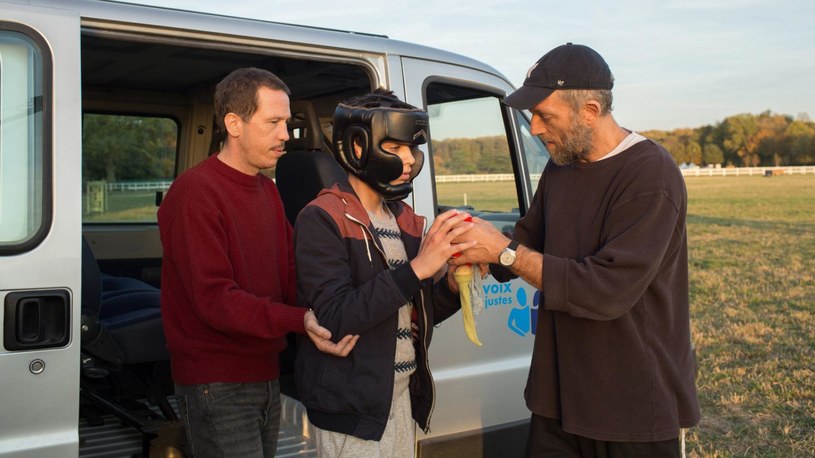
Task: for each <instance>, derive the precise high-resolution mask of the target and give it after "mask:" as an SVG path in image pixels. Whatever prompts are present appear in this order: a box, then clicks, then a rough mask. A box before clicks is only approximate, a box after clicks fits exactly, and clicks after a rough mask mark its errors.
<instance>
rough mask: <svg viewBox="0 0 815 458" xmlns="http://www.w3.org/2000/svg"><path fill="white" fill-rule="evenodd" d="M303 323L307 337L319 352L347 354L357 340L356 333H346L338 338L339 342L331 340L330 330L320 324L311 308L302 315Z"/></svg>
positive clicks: (342, 355)
mask: <svg viewBox="0 0 815 458" xmlns="http://www.w3.org/2000/svg"><path fill="white" fill-rule="evenodd" d="M303 324H304V325H305V327H306V334H308V337H309V339H311V341H312V342H314V346H315V347H317V349H318V350H320V351H321V352H323V353H328V354H329V355H334V356H341V357H345V356H348V354H349V353H351V350H353V349H354V346H355V345H356V344H357V340H359V336H358V335H351V334H348V335H347V336H345V337H343V338H342V339H340V341H339V342H337V343H334V342H332V341H331V331H329V330H328V329H326V328H324V327H322V326H320V324H319V323H318V322H317V317H316V316H314V312H312V311H311V310H309V311H308V312H306V314H305V316H304V317H303Z"/></svg>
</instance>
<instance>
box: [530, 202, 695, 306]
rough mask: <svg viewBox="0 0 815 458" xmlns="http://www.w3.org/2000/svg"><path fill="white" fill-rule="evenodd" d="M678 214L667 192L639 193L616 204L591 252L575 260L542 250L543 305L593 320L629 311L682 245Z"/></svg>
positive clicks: (674, 203)
mask: <svg viewBox="0 0 815 458" xmlns="http://www.w3.org/2000/svg"><path fill="white" fill-rule="evenodd" d="M679 215H680V209H679V207H678V206H677V203H676V202H674V200H672V199H671V197H670V196H669V195H668V194H667V192H665V191H653V192H650V193H645V194H640V195H637V196H634V197H633V198H632V199H630V200H628V201H626V202H622V203H620V204H618V205H616V206H615V207H614V208H613V209H612V211H611V214H610V216H609V218H608V219H607V221H606V224H607V228H608V229H607V231H606V234H607V237H606V239H605V242H604V243H603V245H602V246H601V247H600V248H599V249H598V251H597V252H596V253H594V254H593V255H590V256H586V257H585V258H583V259H580V260H575V259H567V258H561V257H557V256H553V255H551V254H544V260H543V265H544V269H543V294H544V298H545V300H544V307H545V308H546V309H547V310H553V311H560V312H566V313H568V314H570V315H572V316H575V317H578V318H587V319H592V320H613V319H616V318H619V317H621V316H622V315H624V314H625V313H627V312H628V311H629V310H630V309H631V308H632V307H634V305H635V304H636V303H637V301H639V300H640V298H641V297H642V295H643V294H644V292H645V290H646V288H648V285H649V284H650V283H651V281H652V280H653V279H654V277H655V276H656V274H657V271H658V269H659V267H660V265H661V264H662V262H663V260H664V259H665V258H666V255H667V254H668V253H669V252H670V251H676V250H678V249H679V247H680V239H682V238H684V237H685V234H684V233H679V231H680V229H681V228H683V227H684V226H683V225H680V224H677V223H678V218H679Z"/></svg>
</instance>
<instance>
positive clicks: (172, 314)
mask: <svg viewBox="0 0 815 458" xmlns="http://www.w3.org/2000/svg"><path fill="white" fill-rule="evenodd" d="M215 111H216V116H217V121H218V124H219V127H220V128H221V129H222V131H223V132H224V133H225V134H226V140H225V142H224V145H223V149H222V150H221V151H220V152H219V153H218V154H216V155H213V156H211V157H210V158H208V159H207V160H205V161H204V162H202V163H201V164H199V165H197V166H195V167H193V168H192V169H190V170H188V171H187V172H185V173H183V174H181V175H180V176H179V177H178V178H177V179H176V180H175V182H174V183H173V185H172V187H171V188H170V190H169V191H168V193H167V196H166V197H165V199H164V201H163V202H162V204H161V207H160V209H159V211H158V222H159V230H160V234H161V243H162V246H163V249H164V258H163V262H162V277H161V281H162V283H161V307H162V319H163V322H164V332H165V334H166V337H167V346H168V349H169V351H170V360H171V365H172V374H173V380H174V381H175V383H176V394H177V395H178V396H179V397H180V399H181V409H182V416H183V418H184V420H185V423H186V426H187V437H188V441H189V444H188V445H189V448H190V451H191V453H192V454H193V455H194V456H196V457H198V458H201V457H210V456H212V457H216V456H217V457H224V456H234V457H271V456H274V454H275V451H276V448H277V435H278V429H279V421H280V387H279V384H278V377H279V368H278V355H279V353H280V352H281V351H282V350H283V349H284V348H285V346H286V340H285V335H286V334H287V333H291V332H297V333H308V334H309V336H310V337H311V339H312V340H313V341H314V343H315V344H316V345H317V346H318V348H320V349H321V350H322V351H326V352H329V353H332V354H335V355H338V356H345V355H347V354H348V352H350V350H351V349H352V348H353V346H354V344H355V343H356V337H354V336H346V337H344V338H343V339H342V340H340V341H339V342H338V343H337V344H334V343H332V342H331V341H330V340H328V339H329V338H330V337H331V335H330V332H329V331H328V330H327V329H324V328H322V327H320V326H319V325H318V324H317V320H316V318H315V317H314V314H313V313H312V312H311V311H308V310H307V309H305V308H300V307H296V306H295V305H294V304H296V297H295V294H296V277H295V274H294V257H293V245H292V228H291V226H290V225H289V223H288V222H287V220H286V217H285V214H284V211H283V205H282V202H281V200H280V196H279V195H278V192H277V188H276V186H275V184H274V183H273V182H272V180H271V179H269V178H267V177H265V176H264V175H262V174H260V173H259V172H260V170H261V169H266V168H270V167H273V166H274V165H275V164H276V163H277V160H278V159H279V158H280V156H282V155H283V154H284V153H285V149H284V144H285V142H286V140H288V138H289V136H288V131H287V129H286V122H287V121H288V120H289V118H290V117H291V112H290V110H289V89H288V87H287V86H286V84H285V83H283V81H281V80H280V79H279V78H278V77H277V76H275V75H273V74H272V73H270V72H268V71H266V70H261V69H257V68H244V69H238V70H236V71H234V72H232V73H231V74H229V75H228V76H227V77H226V78H224V80H223V81H221V82H220V83H219V84H218V86H217V88H216V92H215Z"/></svg>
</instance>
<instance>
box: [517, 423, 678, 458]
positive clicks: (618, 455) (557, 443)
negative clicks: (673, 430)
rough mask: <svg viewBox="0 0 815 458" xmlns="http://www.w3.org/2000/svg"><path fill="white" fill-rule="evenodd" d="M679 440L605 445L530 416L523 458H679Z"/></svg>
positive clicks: (602, 442) (606, 443)
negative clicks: (526, 457)
mask: <svg viewBox="0 0 815 458" xmlns="http://www.w3.org/2000/svg"><path fill="white" fill-rule="evenodd" d="M680 454H681V451H680V447H679V439H678V438H677V439H671V440H667V441H658V442H606V441H598V440H594V439H589V438H587V437H582V436H578V435H575V434H570V433H567V432H564V431H563V428H562V427H561V425H560V421H559V420H553V419H551V418H546V417H541V416H539V415H535V414H532V420H531V421H530V423H529V438H528V439H527V442H526V456H528V457H530V458H543V457H545V458H663V457H664V458H679V456H680Z"/></svg>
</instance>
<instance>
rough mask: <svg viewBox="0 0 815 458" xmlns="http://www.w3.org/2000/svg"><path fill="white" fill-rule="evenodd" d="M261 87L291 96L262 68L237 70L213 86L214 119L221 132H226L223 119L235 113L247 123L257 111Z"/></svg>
mask: <svg viewBox="0 0 815 458" xmlns="http://www.w3.org/2000/svg"><path fill="white" fill-rule="evenodd" d="M261 87H267V88H269V89H274V90H279V91H283V92H285V93H286V95H289V96H291V91H290V90H289V87H288V86H287V85H286V83H284V82H283V80H281V79H280V78H279V77H278V76H277V75H275V74H274V73H272V72H270V71H268V70H264V69H262V68H255V67H246V68H239V69H237V70H235V71H233V72H232V73H230V74H228V75H226V77H225V78H224V79H223V80H221V82H220V83H218V85H217V86H215V118H216V120H217V122H218V128H219V129H220V130H221V132H224V133H225V132H226V127H225V126H224V117H225V116H226V115H227V114H229V113H235V114H236V115H238V116H239V117H240V118H241V119H242V120H244V121H248V120H249V119H250V118H251V117H252V115H253V114H255V110H256V109H257V93H258V89H260V88H261Z"/></svg>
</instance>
